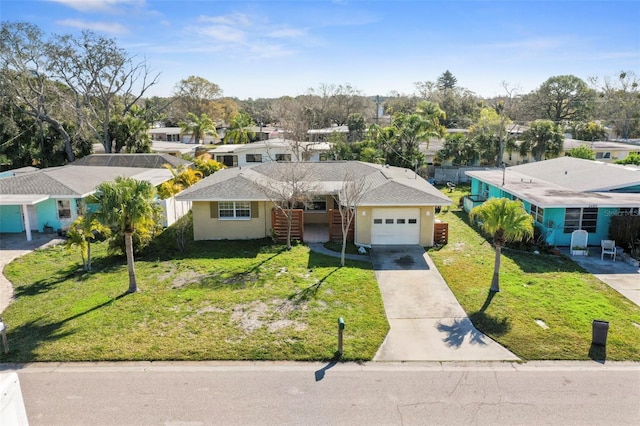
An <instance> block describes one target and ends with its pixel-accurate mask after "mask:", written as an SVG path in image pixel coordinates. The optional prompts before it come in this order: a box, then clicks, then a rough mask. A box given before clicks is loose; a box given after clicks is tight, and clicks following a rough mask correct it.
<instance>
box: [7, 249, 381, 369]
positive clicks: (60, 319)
mask: <svg viewBox="0 0 640 426" xmlns="http://www.w3.org/2000/svg"><path fill="white" fill-rule="evenodd" d="M171 245H172V242H171V240H170V239H167V240H166V244H165V248H164V249H160V250H156V251H152V252H153V253H155V254H147V255H145V257H138V258H137V261H136V272H137V276H138V286H139V288H140V291H139V292H138V293H135V294H125V293H124V292H125V290H126V289H127V288H128V275H127V267H126V262H125V260H124V258H123V257H112V256H108V255H107V253H106V244H105V243H100V244H94V245H92V252H93V255H94V268H93V271H92V272H89V273H84V272H82V271H81V264H80V256H79V254H78V253H77V252H76V251H71V252H69V251H67V250H66V249H65V248H63V247H62V246H57V247H53V248H49V249H45V250H37V251H35V252H33V253H30V254H28V255H26V256H24V257H21V258H19V259H17V260H16V261H14V262H12V263H11V264H10V265H8V266H7V267H6V269H5V275H6V276H7V277H8V279H9V280H10V281H12V282H13V283H14V289H15V295H16V300H15V301H14V302H13V303H12V304H11V305H10V306H9V307H8V308H7V309H6V310H5V312H4V313H3V317H4V321H5V322H6V324H7V325H8V327H9V328H8V333H7V335H8V338H9V346H10V352H9V353H8V354H7V355H4V354H0V361H2V362H31V361H99V360H327V359H330V358H332V357H333V356H334V353H335V351H336V349H337V327H338V326H337V321H338V318H339V317H343V318H344V321H345V323H346V329H345V334H344V359H346V360H369V359H371V358H372V357H373V356H374V355H375V353H376V350H377V349H378V347H379V346H380V344H381V343H382V341H383V340H384V338H385V336H386V334H387V330H388V323H387V320H386V317H385V313H384V307H383V305H382V300H381V297H380V294H379V291H378V286H377V283H376V280H375V276H374V274H373V271H372V269H371V265H370V264H368V263H363V262H352V261H347V263H346V266H345V267H343V268H340V267H339V259H337V258H333V257H326V256H323V255H320V254H316V253H313V252H310V251H309V249H308V248H307V247H306V246H294V247H293V248H292V250H291V251H287V250H285V249H284V246H282V245H274V244H272V243H271V242H270V241H269V240H260V241H219V242H193V243H191V244H190V246H189V248H188V251H187V252H186V253H182V254H179V253H178V252H176V251H173V250H170V249H169V250H167V249H166V247H167V246H171ZM159 246H162V244H160V245H159Z"/></svg>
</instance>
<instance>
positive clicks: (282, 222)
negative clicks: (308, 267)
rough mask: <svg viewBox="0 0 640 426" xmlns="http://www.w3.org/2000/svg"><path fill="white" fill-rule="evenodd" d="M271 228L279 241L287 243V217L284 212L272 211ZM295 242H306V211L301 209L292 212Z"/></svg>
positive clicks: (275, 209)
mask: <svg viewBox="0 0 640 426" xmlns="http://www.w3.org/2000/svg"><path fill="white" fill-rule="evenodd" d="M271 227H272V228H273V232H274V235H275V238H276V240H277V241H279V242H286V241H287V216H286V215H285V214H284V213H283V212H282V210H280V209H277V208H273V209H271ZM293 240H299V241H304V211H303V210H301V209H293V210H291V241H293Z"/></svg>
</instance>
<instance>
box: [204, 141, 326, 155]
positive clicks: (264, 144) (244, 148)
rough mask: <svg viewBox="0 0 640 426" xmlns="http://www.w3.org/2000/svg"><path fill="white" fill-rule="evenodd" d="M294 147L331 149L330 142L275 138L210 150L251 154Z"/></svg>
mask: <svg viewBox="0 0 640 426" xmlns="http://www.w3.org/2000/svg"><path fill="white" fill-rule="evenodd" d="M294 145H298V146H299V147H301V148H303V149H305V150H308V151H328V150H330V149H331V144H330V143H328V142H296V141H293V140H289V139H283V138H274V139H269V140H266V141H258V142H251V143H245V144H227V145H220V146H218V147H216V148H214V149H211V150H209V153H211V154H239V153H242V152H251V151H255V150H257V149H269V148H285V149H291V150H292V149H293V147H294Z"/></svg>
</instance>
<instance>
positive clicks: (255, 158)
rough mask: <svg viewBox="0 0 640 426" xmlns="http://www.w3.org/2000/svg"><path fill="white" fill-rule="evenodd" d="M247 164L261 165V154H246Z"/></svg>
mask: <svg viewBox="0 0 640 426" xmlns="http://www.w3.org/2000/svg"><path fill="white" fill-rule="evenodd" d="M246 160H247V163H262V154H247V156H246Z"/></svg>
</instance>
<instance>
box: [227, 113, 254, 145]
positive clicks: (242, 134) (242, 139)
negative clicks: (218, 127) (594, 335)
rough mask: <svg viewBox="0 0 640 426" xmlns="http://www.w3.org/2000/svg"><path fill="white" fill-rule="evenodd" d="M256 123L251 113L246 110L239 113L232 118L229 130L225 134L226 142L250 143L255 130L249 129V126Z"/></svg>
mask: <svg viewBox="0 0 640 426" xmlns="http://www.w3.org/2000/svg"><path fill="white" fill-rule="evenodd" d="M254 125H255V123H254V122H253V119H252V118H251V116H250V115H249V114H247V113H246V112H239V113H237V114H236V115H235V116H234V117H233V119H232V120H231V125H230V126H229V130H228V131H227V133H226V134H225V135H224V143H225V144H227V143H237V144H245V143H249V141H250V140H251V138H252V137H253V136H254V135H255V132H252V131H251V130H249V129H248V127H250V126H254Z"/></svg>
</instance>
